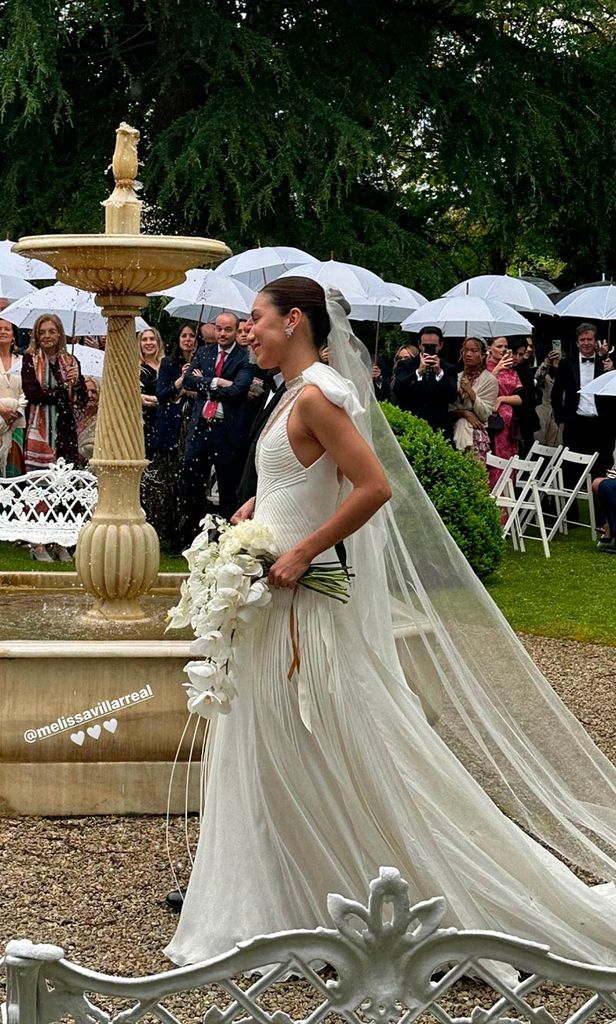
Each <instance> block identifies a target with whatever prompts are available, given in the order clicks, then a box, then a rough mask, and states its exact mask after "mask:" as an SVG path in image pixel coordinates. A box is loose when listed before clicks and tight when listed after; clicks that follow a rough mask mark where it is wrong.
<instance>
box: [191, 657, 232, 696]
mask: <svg viewBox="0 0 616 1024" xmlns="http://www.w3.org/2000/svg"><path fill="white" fill-rule="evenodd" d="M184 671H185V673H186V675H187V676H188V678H189V679H190V683H191V686H193V687H194V688H195V689H196V690H199V691H200V692H203V691H204V690H206V689H208V688H209V687H211V686H212V684H213V683H217V682H219V681H220V680H221V679H222V677H223V676H224V675H225V669H224V665H217V664H216V662H215V661H189V662H188V664H187V665H185V666H184Z"/></svg>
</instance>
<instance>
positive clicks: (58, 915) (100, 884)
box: [0, 637, 616, 1024]
mask: <svg viewBox="0 0 616 1024" xmlns="http://www.w3.org/2000/svg"><path fill="white" fill-rule="evenodd" d="M522 639H523V640H524V643H525V644H526V646H527V648H528V650H529V651H530V653H531V655H532V656H533V657H534V658H535V660H536V661H537V663H538V664H539V665H540V667H541V668H542V669H543V671H544V672H545V673H546V675H547V676H548V678H549V679H550V681H551V682H552V684H553V686H554V687H555V689H556V690H557V692H558V693H559V694H560V696H561V697H562V698H563V699H564V700H565V701H566V703H567V704H568V705H569V707H570V708H571V709H572V710H573V711H574V712H575V714H576V715H577V716H578V718H579V719H580V720H581V721H582V722H583V723H584V725H585V727H586V728H587V730H588V731H589V733H590V734H591V736H592V737H593V739H594V740H595V741H596V743H597V744H598V745H599V746H600V747H601V749H602V750H603V751H604V752H605V753H606V754H607V755H608V756H609V757H610V758H611V759H612V760H613V761H614V762H616V728H615V726H616V701H615V699H614V697H615V693H616V672H615V671H614V666H615V663H616V651H615V649H614V648H609V647H598V646H594V645H591V644H578V643H574V642H572V641H571V642H569V641H560V640H551V639H545V638H541V637H523V638H522ZM183 826H184V823H183V821H182V820H180V819H175V820H173V821H172V823H171V834H170V849H171V858H172V861H173V863H174V864H175V866H176V869H177V870H178V874H179V875H180V877H181V878H182V879H184V880H185V879H186V877H187V875H188V860H187V855H186V850H185V845H184V836H183ZM189 833H190V836H191V840H192V842H193V844H194V843H196V837H197V822H196V820H195V819H191V820H190V821H189ZM172 887H173V886H172V880H171V877H170V871H169V867H168V865H167V859H166V853H165V822H164V820H163V819H161V818H156V817H122V818H120V817H107V818H80V819H74V818H73V819H43V818H19V819H6V818H4V819H0V949H2V948H3V947H4V944H5V942H6V941H7V940H8V939H10V938H17V937H28V938H30V939H32V940H33V941H35V942H53V943H55V944H57V945H60V946H62V947H63V948H64V950H65V953H66V956H67V957H68V958H69V959H71V960H73V961H75V962H77V963H79V964H81V965H83V966H84V967H89V968H92V969H96V970H99V971H103V972H106V973H111V974H123V975H132V976H136V975H143V974H152V973H154V972H156V971H159V970H167V969H169V966H170V965H169V963H168V961H166V960H165V958H164V956H163V955H162V948H163V946H164V945H165V944H166V943H167V942H168V941H169V939H170V938H171V936H172V934H173V931H174V928H175V924H176V920H177V919H176V917H175V915H173V914H172V913H171V912H170V911H169V910H167V909H166V907H165V903H164V896H165V894H166V892H167V891H168V890H169V889H170V888H172ZM324 923H327V922H324ZM482 994H483V990H482V988H481V986H480V985H478V984H475V983H472V982H466V981H465V982H464V983H460V984H459V985H458V987H457V989H456V992H455V994H452V995H450V996H448V998H447V999H446V1000H443V1003H444V1005H445V1006H446V1007H447V1009H448V1011H449V1012H450V1013H452V1014H454V1015H467V1014H468V1013H469V1011H470V1010H471V1009H472V1008H473V1007H474V1006H475V1005H476V1004H477V1002H478V1001H480V1000H481V997H482ZM221 996H222V994H221V993H220V992H216V991H214V990H209V991H208V992H202V993H200V994H199V996H198V997H197V995H196V994H195V995H190V996H186V997H184V996H183V997H181V998H179V997H178V998H176V999H175V1000H173V1001H168V1004H167V1005H168V1006H169V1009H172V1010H173V1011H174V1012H176V1013H178V1014H180V1015H181V1020H182V1022H183V1024H184V1022H185V1024H189V1022H190V1024H192V1022H193V1021H195V1022H196V1021H198V1020H201V1014H202V1013H203V1010H204V1009H205V1008H206V1007H207V1006H208V1005H211V1004H212V1003H213V1002H218V1003H219V1005H225V1003H226V1002H228V998H227V997H225V996H222V997H221ZM533 1001H534V1002H535V1004H536V1005H538V1004H539V1003H543V1005H545V1006H546V1008H547V1009H548V1010H549V1011H550V1012H551V1013H553V1014H555V1015H556V1016H557V1018H561V1017H562V1015H563V1014H564V1013H567V1014H568V1013H571V1012H572V1009H573V1007H574V1006H575V1005H579V1003H580V997H579V995H578V996H577V998H574V997H573V996H572V994H571V993H569V992H567V991H566V990H564V989H556V990H552V992H551V993H547V991H542V992H541V993H540V997H539V995H538V996H537V997H535V999H534V1000H533ZM314 1005H315V1004H314V990H311V989H310V988H309V986H308V985H307V984H305V983H285V984H279V985H277V986H276V987H275V992H273V993H271V994H269V995H268V998H267V1003H264V1008H266V1009H268V1010H269V1011H271V1010H272V1009H275V1008H280V1009H284V1010H286V1011H287V1012H289V1013H291V1015H292V1016H294V1017H296V1018H297V1017H300V1018H301V1017H305V1016H307V1014H308V1012H309V1010H310V1008H311V1007H313V1006H314ZM116 1012H117V1008H116ZM611 1016H613V1014H612V1015H611ZM149 1019H150V1018H148V1020H149ZM151 1019H153V1018H151ZM330 1019H331V1018H330Z"/></svg>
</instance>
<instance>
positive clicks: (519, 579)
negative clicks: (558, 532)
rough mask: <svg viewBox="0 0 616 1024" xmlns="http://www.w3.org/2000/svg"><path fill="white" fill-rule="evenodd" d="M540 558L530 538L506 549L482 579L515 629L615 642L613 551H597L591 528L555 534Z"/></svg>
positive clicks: (539, 549)
mask: <svg viewBox="0 0 616 1024" xmlns="http://www.w3.org/2000/svg"><path fill="white" fill-rule="evenodd" d="M550 550H551V555H552V557H551V558H545V557H544V555H543V548H542V546H541V544H539V543H538V542H536V541H530V542H527V544H526V552H525V553H524V554H518V553H516V552H514V551H512V550H511V545H510V544H508V548H507V554H506V556H505V559H504V561H503V563H502V565H501V567H500V569H499V570H498V572H496V573H494V575H493V576H492V577H490V579H489V580H487V582H486V585H487V588H488V590H489V591H490V594H491V595H492V597H493V598H494V600H495V601H496V603H497V604H498V606H499V607H500V609H501V611H502V612H503V614H504V615H506V617H507V618H508V620H509V622H510V623H511V625H512V626H513V628H514V629H517V630H521V631H523V632H525V633H535V634H538V635H540V636H553V637H567V638H569V639H571V640H587V641H593V642H596V643H602V644H614V645H616V555H606V554H601V553H600V552H599V551H597V548H596V546H595V544H594V543H593V541H592V540H591V538H590V531H589V530H588V529H583V528H581V527H578V528H577V529H575V530H571V531H570V533H569V534H568V535H567V536H559V537H557V539H556V540H554V541H553V542H552V543H551V545H550Z"/></svg>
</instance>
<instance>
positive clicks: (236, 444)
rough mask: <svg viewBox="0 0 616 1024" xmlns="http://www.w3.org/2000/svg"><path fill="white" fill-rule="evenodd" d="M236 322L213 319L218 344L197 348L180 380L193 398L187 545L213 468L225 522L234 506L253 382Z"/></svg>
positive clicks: (186, 475)
mask: <svg viewBox="0 0 616 1024" xmlns="http://www.w3.org/2000/svg"><path fill="white" fill-rule="evenodd" d="M237 324H238V320H237V317H236V316H235V314H234V313H220V314H219V315H218V316H217V317H216V323H215V330H216V344H215V345H203V346H202V347H201V348H200V349H198V350H197V352H196V353H195V355H194V357H193V359H192V362H191V364H190V368H189V370H188V372H187V374H186V376H185V378H184V387H185V389H186V390H187V391H195V392H196V396H197V397H196V398H195V402H194V406H193V411H192V415H191V418H190V423H189V426H188V440H187V444H186V455H185V457H184V496H185V502H186V505H185V507H186V522H185V525H184V531H183V532H184V541H185V543H190V542H191V541H192V540H193V538H194V537H195V536H196V534H197V533H198V532H199V522H200V520H201V519H202V518H203V516H204V513H205V508H204V504H205V502H204V498H205V486H206V484H207V481H208V479H209V475H210V471H211V468H212V465H214V468H215V470H216V479H217V481H218V500H219V504H218V514H219V515H221V516H223V517H224V518H225V519H229V518H230V516H231V515H232V513H233V512H235V509H236V508H237V493H236V492H237V485H238V482H239V476H240V473H241V469H242V448H243V445H244V442H245V430H246V396H247V395H248V389H249V388H250V383H251V381H252V378H253V368H252V367H251V365H250V362H249V359H248V353H247V352H246V350H245V349H243V348H241V346H239V345H238V344H237V343H236V333H237Z"/></svg>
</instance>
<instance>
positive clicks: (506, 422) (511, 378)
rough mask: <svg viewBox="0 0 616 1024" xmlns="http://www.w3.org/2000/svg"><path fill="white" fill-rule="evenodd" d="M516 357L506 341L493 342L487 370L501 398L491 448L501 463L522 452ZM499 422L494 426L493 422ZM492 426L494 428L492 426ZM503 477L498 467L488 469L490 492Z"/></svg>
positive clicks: (491, 427) (489, 352)
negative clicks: (518, 416) (520, 446)
mask: <svg viewBox="0 0 616 1024" xmlns="http://www.w3.org/2000/svg"><path fill="white" fill-rule="evenodd" d="M520 351H521V354H522V355H523V354H524V352H526V339H523V349H521V350H520ZM513 363H514V356H513V352H512V350H511V349H510V348H509V346H508V344H507V339H506V338H492V341H491V342H490V346H489V349H488V358H487V361H486V369H487V370H488V371H489V372H490V373H491V374H492V376H493V377H494V379H495V380H496V382H497V384H498V394H497V397H496V403H495V405H494V416H493V417H492V419H491V420H489V421H488V434H489V436H490V445H491V448H492V451H493V452H494V454H495V455H498V457H499V458H500V459H510V458H511V457H512V456H513V455H517V454H518V452H519V441H520V431H519V426H518V421H517V419H516V417H515V416H514V410H516V411H517V410H518V409H519V408H520V407H521V405H522V384H521V381H520V378H519V376H518V374H517V372H516V371H515V369H514V367H513ZM495 419H496V420H497V421H498V422H497V423H496V424H494V420H495ZM491 424H494V425H493V426H491ZM500 475H501V470H500V469H497V468H496V467H495V466H490V467H489V468H488V477H489V480H490V490H491V489H492V488H493V487H494V484H495V483H496V481H497V480H498V478H499V476H500Z"/></svg>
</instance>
